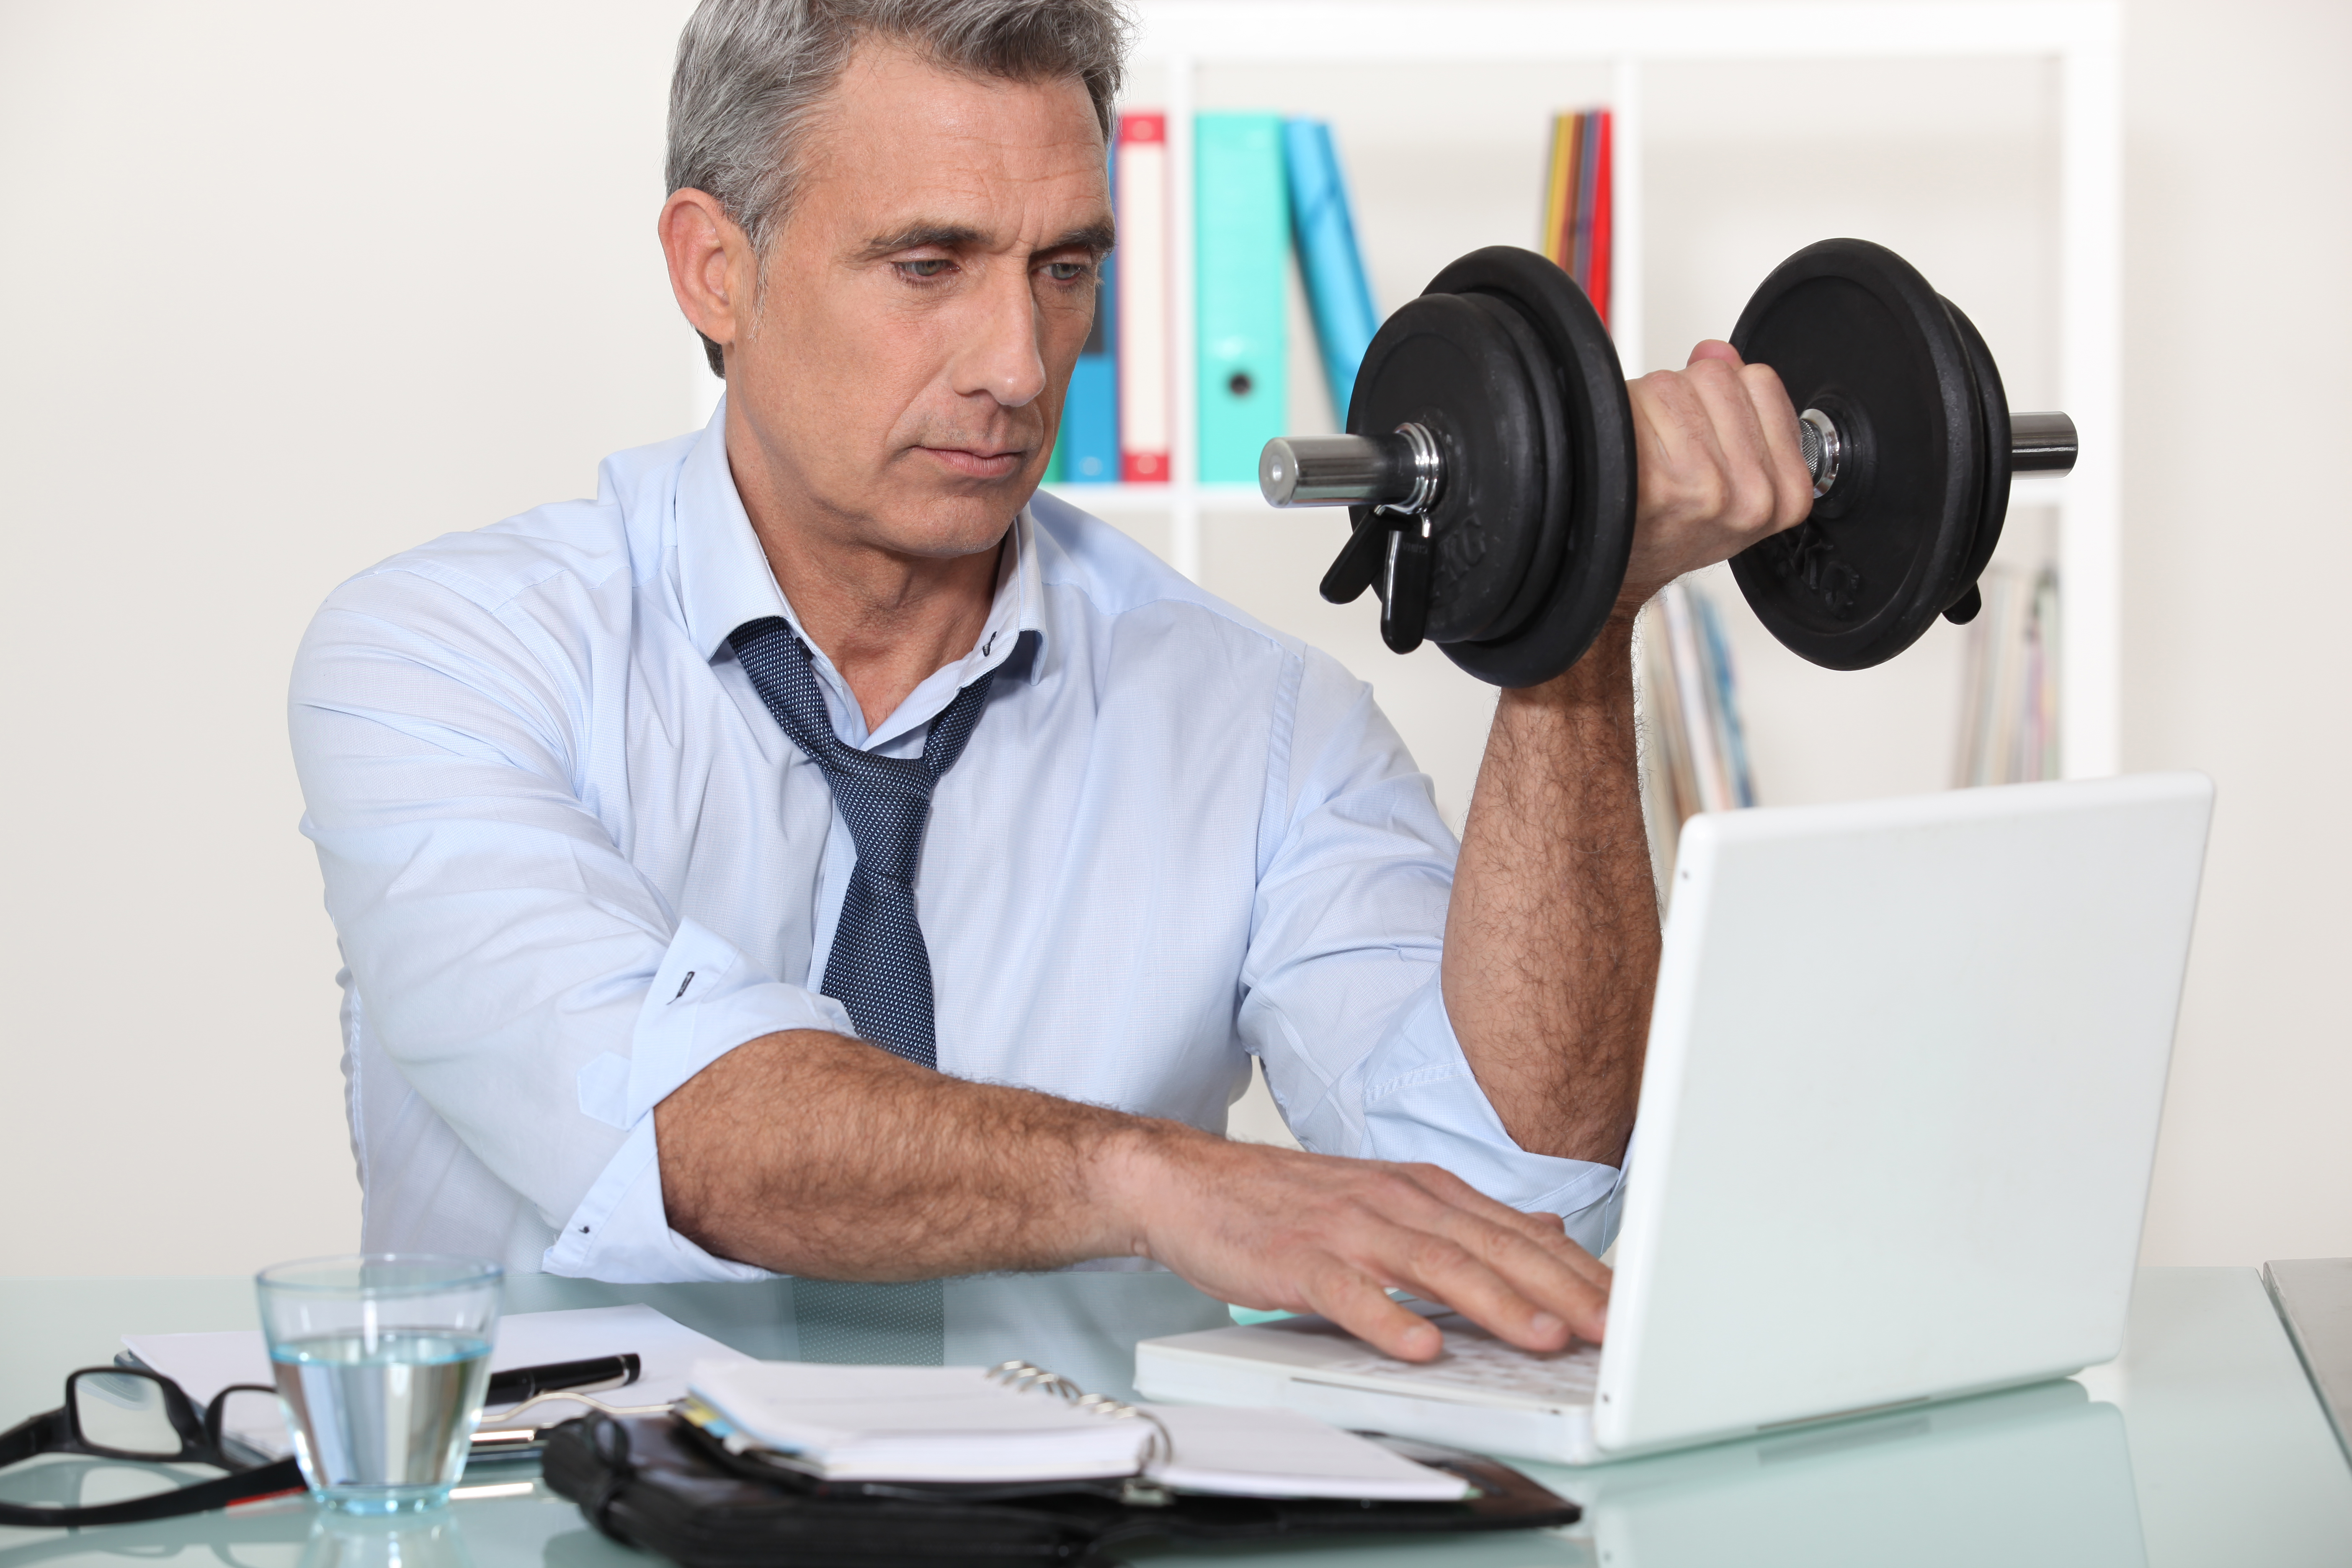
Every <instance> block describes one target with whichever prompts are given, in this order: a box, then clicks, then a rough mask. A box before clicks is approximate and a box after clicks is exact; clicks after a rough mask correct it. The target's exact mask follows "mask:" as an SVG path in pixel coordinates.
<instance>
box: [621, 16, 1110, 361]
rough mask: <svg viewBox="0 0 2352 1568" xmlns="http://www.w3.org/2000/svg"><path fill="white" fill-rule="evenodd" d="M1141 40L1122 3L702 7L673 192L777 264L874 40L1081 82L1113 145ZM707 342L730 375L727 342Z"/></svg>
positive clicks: (1022, 76) (677, 85)
mask: <svg viewBox="0 0 2352 1568" xmlns="http://www.w3.org/2000/svg"><path fill="white" fill-rule="evenodd" d="M1131 31H1132V24H1131V23H1130V22H1129V18H1128V16H1127V12H1126V8H1125V6H1124V5H1122V4H1121V0H702V4H701V5H698V6H697V7H696V8H695V12H694V15H693V16H692V17H691V18H689V19H688V22H687V24H686V30H685V31H684V32H683V33H681V34H679V35H678V40H677V70H676V72H675V73H674V74H673V75H672V76H671V78H670V85H669V159H668V167H667V174H668V178H669V188H670V189H671V190H672V191H683V190H698V191H708V192H709V193H710V194H711V195H713V196H715V197H717V198H718V200H719V205H720V206H721V207H723V208H725V209H726V212H727V216H729V217H730V218H732V219H734V220H735V222H736V224H737V226H740V228H741V229H742V230H743V232H744V234H745V235H746V236H747V237H749V238H750V239H751V247H752V249H753V250H754V251H755V252H757V253H759V254H761V255H763V256H764V255H765V254H766V253H767V248H768V245H769V242H770V241H771V240H772V239H773V238H774V237H775V234H776V231H777V229H778V227H779V226H781V225H782V222H783V219H784V217H785V216H786V215H787V214H788V213H789V212H790V210H791V207H792V202H793V195H794V193H795V188H796V187H797V186H798V184H799V183H800V179H801V176H802V174H803V170H802V167H801V163H800V142H801V140H802V137H803V133H804V132H805V131H806V128H807V125H808V122H809V121H810V119H811V118H812V117H813V116H814V113H815V112H816V110H817V109H818V108H819V107H820V106H821V105H822V104H823V102H824V99H825V97H826V96H827V95H828V94H829V93H831V92H832V90H833V89H834V85H835V83H836V82H838V81H839V80H840V79H841V73H842V71H843V70H844V69H845V68H847V66H848V64H849V57H850V53H851V51H852V50H854V49H855V48H856V47H857V44H858V42H859V40H861V39H863V38H865V37H867V36H868V35H874V36H877V37H885V38H888V39H891V40H893V41H895V42H898V43H902V44H905V45H907V46H908V47H911V48H913V49H915V50H917V51H919V53H920V54H922V55H923V56H924V57H925V58H929V59H930V60H931V61H933V62H934V63H936V64H938V65H940V66H943V67H945V68H949V69H950V70H957V71H963V72H966V73H969V74H971V75H974V76H988V77H1002V78H1004V79H1008V80H1013V81H1047V80H1053V79H1060V78H1072V77H1075V78H1076V79H1079V80H1081V81H1083V82H1085V83H1086V86H1087V96H1088V97H1089V98H1091V99H1093V100H1094V106H1095V119H1096V121H1097V123H1098V124H1099V125H1100V126H1101V127H1102V132H1103V138H1104V140H1105V141H1106V142H1108V140H1109V138H1110V123H1111V102H1112V100H1114V99H1115V98H1116V97H1117V96H1118V87H1119V80H1120V78H1121V76H1122V75H1123V74H1124V71H1125V68H1126V57H1127V45H1128V39H1129V35H1130V33H1131ZM702 344H703V348H704V350H705V351H706V352H707V353H709V356H710V369H711V372H712V374H718V375H724V374H726V370H725V362H724V360H723V359H722V358H721V357H720V353H719V345H718V344H716V343H714V342H711V341H710V340H709V338H704V339H703V340H702Z"/></svg>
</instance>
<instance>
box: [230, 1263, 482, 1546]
mask: <svg viewBox="0 0 2352 1568" xmlns="http://www.w3.org/2000/svg"><path fill="white" fill-rule="evenodd" d="M499 1278H500V1270H499V1266H498V1265H497V1264H495V1263H485V1262H483V1261H481V1260H480V1259H478V1258H436V1257H430V1256H426V1255H423V1254H405V1253H383V1252H379V1253H367V1254H363V1255H361V1256H358V1257H352V1258H310V1259H306V1260H305V1261H303V1262H300V1263H280V1264H278V1266H276V1267H275V1268H265V1269H263V1270H262V1271H261V1272H260V1274H258V1275H257V1276H256V1277H255V1283H256V1285H257V1287H258V1289H259V1291H260V1295H261V1329H262V1334H263V1337H264V1338H266V1339H267V1340H268V1342H269V1361H270V1365H271V1368H272V1370H273V1371H274V1372H275V1373H276V1374H277V1378H278V1398H279V1399H280V1400H281V1401H283V1402H284V1404H285V1406H286V1425H287V1427H288V1429H289V1431H290V1432H291V1433H292V1434H293V1437H294V1453H295V1457H296V1458H299V1459H300V1460H301V1463H302V1474H303V1477H304V1479H307V1480H308V1481H309V1482H310V1489H311V1490H312V1491H313V1492H315V1493H317V1494H318V1496H319V1499H320V1501H322V1502H324V1503H325V1504H326V1505H327V1506H328V1507H329V1508H331V1509H338V1510H341V1511H343V1512H346V1513H401V1512H405V1511H408V1510H414V1509H425V1508H432V1507H434V1506H436V1505H437V1504H439V1503H441V1502H444V1501H446V1500H447V1499H448V1496H449V1489H450V1488H451V1487H453V1486H455V1485H457V1477H458V1476H459V1474H460V1473H462V1472H463V1471H464V1469H465V1468H466V1450H467V1446H468V1445H469V1444H470V1443H471V1442H472V1441H473V1436H474V1426H475V1424H476V1423H477V1422H478V1421H479V1420H480V1419H481V1415H482V1394H483V1392H484V1390H485V1388H486V1387H487V1385H488V1382H489V1366H490V1343H491V1342H492V1341H493V1340H494V1339H496V1338H497V1337H498V1324H499Z"/></svg>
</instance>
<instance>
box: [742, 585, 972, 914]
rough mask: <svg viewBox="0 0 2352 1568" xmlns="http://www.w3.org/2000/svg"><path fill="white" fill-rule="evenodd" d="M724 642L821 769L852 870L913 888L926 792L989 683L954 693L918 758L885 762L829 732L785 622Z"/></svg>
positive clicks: (819, 697) (804, 658)
mask: <svg viewBox="0 0 2352 1568" xmlns="http://www.w3.org/2000/svg"><path fill="white" fill-rule="evenodd" d="M727 640H728V643H729V645H730V647H733V648H734V650H735V657H736V658H738V659H739V660H740V661H741V663H742V666H743V670H744V673H745V674H747V675H749V676H750V677H751V685H752V688H753V689H755V690H757V691H758V692H759V694H760V700H761V702H763V703H765V704H766V705H767V709H768V711H769V712H770V713H772V714H773V715H774V716H775V720H776V722H777V724H778V725H779V726H780V727H782V730H783V731H784V733H785V734H787V735H789V736H791V737H792V740H793V744H794V745H796V746H798V747H800V749H801V750H802V751H803V752H805V753H807V755H808V757H809V760H810V761H812V762H814V763H816V765H817V766H818V767H819V768H821V769H823V770H824V776H825V782H826V783H827V784H830V785H831V786H832V787H833V800H834V804H835V805H836V806H838V807H839V808H840V809H841V815H842V817H843V819H844V820H845V821H846V822H847V823H848V824H849V832H850V837H853V838H855V839H856V841H857V863H858V865H859V866H861V867H863V868H865V869H866V870H867V871H868V872H869V873H871V874H873V875H875V876H877V877H887V878H889V879H892V880H894V881H898V882H912V881H913V880H914V879H915V868H916V867H917V865H918V864H919V862H920V861H921V858H922V853H923V826H924V825H925V823H926V822H928V821H929V818H930V812H931V789H932V786H933V785H935V784H938V782H939V777H940V774H941V773H946V772H947V771H948V769H949V768H950V767H952V766H953V765H954V764H955V760H956V758H957V757H958V756H960V755H961V754H962V752H963V747H964V742H966V741H968V740H970V739H971V731H972V727H973V725H974V724H976V723H977V722H978V721H979V718H980V707H981V703H982V701H984V700H986V698H987V695H988V689H989V685H990V677H989V676H982V678H981V679H978V680H976V681H974V682H973V683H972V684H971V685H970V686H967V687H965V688H964V689H962V690H961V691H959V692H958V693H956V696H955V700H954V701H952V702H950V703H949V704H948V706H947V708H946V710H944V711H943V712H941V713H940V716H939V717H938V718H937V719H935V720H933V721H932V722H931V730H930V733H929V736H928V737H927V738H926V739H925V741H924V742H923V754H922V755H921V756H920V757H884V756H877V755H876V754H875V753H874V752H861V751H859V750H858V749H857V748H856V747H855V746H850V745H845V744H844V743H843V742H842V740H841V737H839V736H838V735H835V733H834V732H833V720H832V716H831V715H830V714H829V713H827V712H826V710H825V705H824V690H823V689H821V688H820V687H819V686H818V685H817V679H816V669H815V659H814V656H813V655H811V654H810V652H809V650H808V645H807V644H805V643H803V642H802V641H801V639H800V638H799V637H796V636H794V635H793V629H792V626H791V625H790V624H789V623H788V622H786V621H784V620H782V618H780V617H775V616H771V617H769V618H768V619H766V620H760V621H752V622H750V623H748V624H746V625H744V626H739V627H737V628H736V630H735V633H734V635H733V636H732V637H729V638H728V639H727Z"/></svg>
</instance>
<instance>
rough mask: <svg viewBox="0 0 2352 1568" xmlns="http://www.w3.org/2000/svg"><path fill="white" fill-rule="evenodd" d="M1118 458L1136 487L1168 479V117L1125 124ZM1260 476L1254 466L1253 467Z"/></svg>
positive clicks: (1136, 118)
mask: <svg viewBox="0 0 2352 1568" xmlns="http://www.w3.org/2000/svg"><path fill="white" fill-rule="evenodd" d="M1117 156H1118V175H1117V182H1116V183H1117V186H1118V192H1117V197H1116V200H1117V204H1118V236H1119V241H1118V252H1119V285H1118V353H1117V354H1116V355H1115V356H1114V357H1115V359H1116V361H1117V363H1118V458H1119V477H1120V478H1121V479H1125V480H1126V481H1128V482H1129V484H1165V483H1166V482H1167V480H1168V477H1169V472H1168V451H1169V444H1170V442H1169V412H1170V408H1169V405H1170V403H1171V392H1170V374H1169V372H1170V363H1169V342H1168V338H1169V331H1168V327H1169V300H1168V294H1169V271H1170V268H1169V256H1168V230H1169V222H1168V120H1167V116H1166V115H1164V114H1156V113H1135V114H1122V115H1120V116H1119V119H1118V154H1117ZM1253 472H1255V469H1253Z"/></svg>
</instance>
